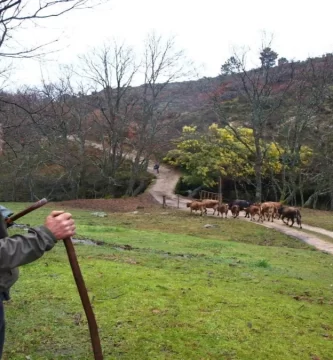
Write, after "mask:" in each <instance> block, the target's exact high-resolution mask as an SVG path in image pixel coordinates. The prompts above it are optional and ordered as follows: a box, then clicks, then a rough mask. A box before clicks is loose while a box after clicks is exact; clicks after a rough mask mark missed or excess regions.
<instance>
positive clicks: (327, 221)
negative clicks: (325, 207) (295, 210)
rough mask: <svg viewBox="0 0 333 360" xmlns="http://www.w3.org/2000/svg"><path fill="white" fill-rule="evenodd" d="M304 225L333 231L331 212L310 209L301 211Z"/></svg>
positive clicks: (332, 214) (332, 213)
mask: <svg viewBox="0 0 333 360" xmlns="http://www.w3.org/2000/svg"><path fill="white" fill-rule="evenodd" d="M301 213H302V221H303V222H304V224H307V225H311V226H317V227H321V228H323V229H326V230H330V231H333V212H332V211H319V210H312V209H301Z"/></svg>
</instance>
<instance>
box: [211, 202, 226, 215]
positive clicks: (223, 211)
mask: <svg viewBox="0 0 333 360" xmlns="http://www.w3.org/2000/svg"><path fill="white" fill-rule="evenodd" d="M216 210H217V216H219V215H220V214H221V216H222V218H223V214H225V218H227V217H228V210H229V205H228V204H221V205H219V204H217V205H215V207H214V213H213V215H215V211H216Z"/></svg>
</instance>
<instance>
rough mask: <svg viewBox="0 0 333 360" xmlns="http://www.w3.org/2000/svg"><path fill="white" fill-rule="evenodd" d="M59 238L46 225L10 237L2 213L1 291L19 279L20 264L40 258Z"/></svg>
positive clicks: (0, 231)
mask: <svg viewBox="0 0 333 360" xmlns="http://www.w3.org/2000/svg"><path fill="white" fill-rule="evenodd" d="M56 242H57V239H56V238H55V237H54V235H53V234H52V232H51V231H50V230H49V229H48V228H47V227H45V226H40V227H34V228H30V229H29V231H28V234H24V235H14V236H12V237H8V232H7V225H6V223H5V221H4V219H3V217H2V215H1V214H0V293H2V292H8V291H9V289H10V287H11V286H12V285H13V284H14V283H15V282H16V280H17V279H18V275H19V272H18V269H17V267H18V266H21V265H25V264H29V263H31V262H33V261H35V260H37V259H39V258H40V257H41V256H42V255H43V254H44V252H45V251H48V250H51V249H52V248H53V246H54V245H55V244H56Z"/></svg>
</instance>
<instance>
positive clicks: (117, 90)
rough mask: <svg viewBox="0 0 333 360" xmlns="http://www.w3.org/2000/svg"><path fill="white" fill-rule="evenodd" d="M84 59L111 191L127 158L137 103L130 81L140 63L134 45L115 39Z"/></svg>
mask: <svg viewBox="0 0 333 360" xmlns="http://www.w3.org/2000/svg"><path fill="white" fill-rule="evenodd" d="M81 59H82V61H83V68H82V76H84V77H85V78H86V79H88V80H89V81H90V84H91V87H92V88H93V89H94V92H93V95H92V96H91V99H90V101H89V103H90V106H91V116H92V119H93V121H94V124H93V125H92V131H93V132H94V134H95V136H96V135H97V136H98V138H97V139H96V140H99V142H100V143H101V144H102V146H103V154H104V155H103V157H102V158H101V159H100V163H99V167H100V169H101V172H102V174H103V176H105V177H106V178H108V179H109V182H110V192H111V193H112V187H113V186H116V185H117V181H116V173H117V171H118V170H119V169H120V166H121V165H122V164H123V162H124V160H125V159H126V154H127V149H126V142H127V138H128V132H129V130H130V127H131V123H132V121H133V113H134V111H135V106H136V103H137V97H136V96H134V93H133V89H132V87H131V83H132V80H133V77H134V76H135V74H136V73H137V71H138V65H137V64H136V63H135V55H134V52H133V50H132V48H130V47H127V46H125V45H124V44H122V45H118V44H117V43H116V42H114V43H113V44H112V45H106V46H104V48H103V49H101V50H97V49H95V50H93V51H92V52H91V53H90V54H88V55H85V56H82V58H81Z"/></svg>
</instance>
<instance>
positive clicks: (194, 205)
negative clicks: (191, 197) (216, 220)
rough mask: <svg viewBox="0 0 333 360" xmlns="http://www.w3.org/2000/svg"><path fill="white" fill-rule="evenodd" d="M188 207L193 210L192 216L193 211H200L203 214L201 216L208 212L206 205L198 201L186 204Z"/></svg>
mask: <svg viewBox="0 0 333 360" xmlns="http://www.w3.org/2000/svg"><path fill="white" fill-rule="evenodd" d="M186 207H189V208H190V209H191V214H192V211H195V212H197V211H200V212H201V216H202V214H203V212H205V211H206V206H205V204H204V203H201V202H198V201H192V202H189V203H187V204H186Z"/></svg>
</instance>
